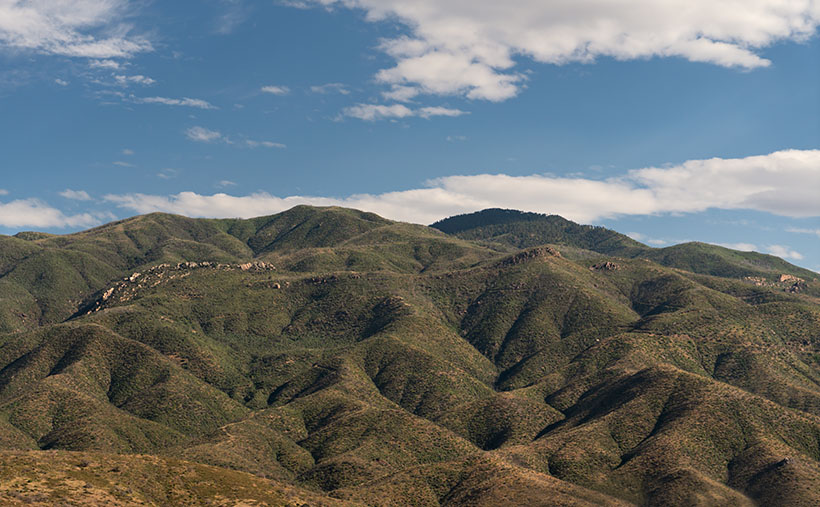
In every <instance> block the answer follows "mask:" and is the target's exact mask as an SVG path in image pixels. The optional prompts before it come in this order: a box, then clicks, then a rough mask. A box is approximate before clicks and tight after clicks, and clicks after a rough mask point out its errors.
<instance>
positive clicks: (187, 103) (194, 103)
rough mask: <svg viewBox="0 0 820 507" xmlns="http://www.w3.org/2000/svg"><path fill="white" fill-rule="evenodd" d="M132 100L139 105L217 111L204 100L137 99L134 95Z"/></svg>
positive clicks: (186, 98) (185, 98) (184, 98)
mask: <svg viewBox="0 0 820 507" xmlns="http://www.w3.org/2000/svg"><path fill="white" fill-rule="evenodd" d="M131 100H132V101H133V102H136V103H137V104H163V105H166V106H183V107H196V108H199V109H217V107H216V106H214V105H213V104H211V103H210V102H207V101H204V100H202V99H191V98H188V97H183V98H181V99H171V98H168V97H135V96H133V95H132V96H131Z"/></svg>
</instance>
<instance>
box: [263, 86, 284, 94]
mask: <svg viewBox="0 0 820 507" xmlns="http://www.w3.org/2000/svg"><path fill="white" fill-rule="evenodd" d="M261 90H262V91H263V92H265V93H270V94H272V95H287V94H288V93H290V88H288V87H287V86H274V85H269V86H263V87H262V88H261Z"/></svg>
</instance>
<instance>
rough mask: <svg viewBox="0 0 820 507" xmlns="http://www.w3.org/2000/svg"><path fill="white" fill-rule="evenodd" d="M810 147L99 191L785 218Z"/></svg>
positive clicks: (234, 213) (203, 206)
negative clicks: (549, 169)
mask: <svg viewBox="0 0 820 507" xmlns="http://www.w3.org/2000/svg"><path fill="white" fill-rule="evenodd" d="M818 188H820V150H785V151H778V152H774V153H771V154H769V155H761V156H753V157H746V158H738V159H722V158H713V159H708V160H692V161H688V162H685V163H683V164H680V165H676V166H672V167H661V168H658V167H649V168H643V169H635V170H632V171H629V172H627V173H626V174H624V175H622V176H619V177H614V178H609V179H603V180H595V179H589V178H580V177H555V176H548V175H532V176H509V175H505V174H480V175H470V176H448V177H445V178H438V179H435V180H432V181H429V182H428V185H427V186H426V187H425V188H419V189H412V190H405V191H397V192H387V193H383V194H358V195H352V196H349V197H342V198H332V197H315V196H288V197H277V196H273V195H270V194H267V193H255V194H251V195H246V196H231V195H227V194H224V193H219V194H214V195H200V194H196V193H193V192H181V193H179V194H176V195H170V196H162V195H146V194H139V193H131V194H111V195H108V196H106V197H105V199H106V200H107V201H108V202H111V203H113V204H115V205H117V206H119V207H121V208H124V209H127V210H130V211H133V212H137V213H149V212H153V211H164V212H169V213H178V214H183V215H188V216H197V217H252V216H258V215H265V214H270V213H276V212H280V211H284V210H286V209H288V208H291V207H293V206H296V205H298V204H310V205H316V206H345V207H352V208H357V209H362V210H367V211H372V212H375V213H378V214H380V215H382V216H385V217H387V218H391V219H395V220H404V221H408V222H416V223H431V222H434V221H436V220H438V219H441V218H444V217H447V216H451V215H454V214H458V213H466V212H471V211H476V210H480V209H484V208H491V207H502V208H515V209H520V210H524V211H534V212H539V213H548V214H553V213H554V214H559V215H562V216H564V217H566V218H569V219H571V220H575V221H578V222H595V221H597V220H600V219H602V218H607V217H616V216H624V215H650V214H660V213H694V212H699V211H705V210H707V209H710V208H719V209H754V210H759V211H766V212H769V213H774V214H777V215H783V216H789V217H816V216H820V199H817V196H816V189H818Z"/></svg>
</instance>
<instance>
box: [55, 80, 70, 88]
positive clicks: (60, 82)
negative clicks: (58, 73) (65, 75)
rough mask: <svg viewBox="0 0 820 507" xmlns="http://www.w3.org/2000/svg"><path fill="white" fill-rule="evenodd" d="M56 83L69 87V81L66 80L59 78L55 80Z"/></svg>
mask: <svg viewBox="0 0 820 507" xmlns="http://www.w3.org/2000/svg"><path fill="white" fill-rule="evenodd" d="M54 82H55V83H57V84H58V85H60V86H68V81H66V80H64V79H60V78H57V79H55V80H54Z"/></svg>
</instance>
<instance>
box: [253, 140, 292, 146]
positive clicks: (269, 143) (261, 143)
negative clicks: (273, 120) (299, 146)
mask: <svg viewBox="0 0 820 507" xmlns="http://www.w3.org/2000/svg"><path fill="white" fill-rule="evenodd" d="M245 145H246V146H248V147H249V148H259V147H262V148H287V145H285V144H282V143H274V142H272V141H254V140H253V139H245Z"/></svg>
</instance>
